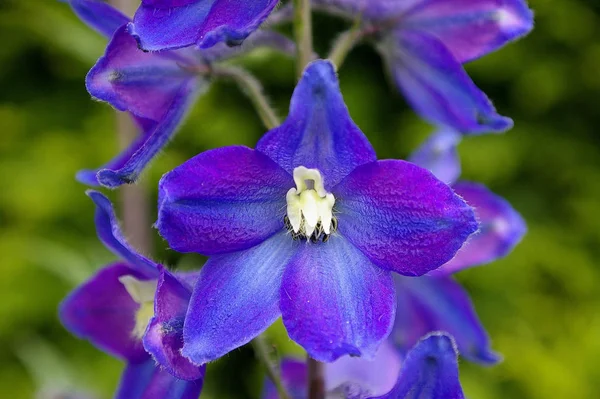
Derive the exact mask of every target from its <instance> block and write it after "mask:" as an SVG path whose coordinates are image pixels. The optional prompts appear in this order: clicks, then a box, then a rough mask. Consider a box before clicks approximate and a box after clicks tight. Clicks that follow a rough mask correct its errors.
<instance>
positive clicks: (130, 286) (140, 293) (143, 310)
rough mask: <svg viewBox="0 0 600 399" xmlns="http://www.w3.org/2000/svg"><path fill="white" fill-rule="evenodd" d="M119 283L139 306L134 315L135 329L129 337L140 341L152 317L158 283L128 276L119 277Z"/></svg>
mask: <svg viewBox="0 0 600 399" xmlns="http://www.w3.org/2000/svg"><path fill="white" fill-rule="evenodd" d="M119 281H120V282H121V284H123V285H124V286H125V289H126V290H127V293H128V294H129V296H131V299H133V301H134V302H135V303H137V304H138V305H140V307H139V309H138V310H137V312H136V313H135V327H134V328H133V331H132V332H131V335H133V337H134V338H136V339H142V337H143V336H144V333H145V332H146V327H148V323H149V322H150V319H151V318H152V317H154V296H155V295H156V285H157V283H158V281H157V280H146V281H144V280H138V279H137V278H135V277H133V276H130V275H126V276H121V277H119Z"/></svg>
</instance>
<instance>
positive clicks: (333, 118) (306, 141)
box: [256, 60, 377, 189]
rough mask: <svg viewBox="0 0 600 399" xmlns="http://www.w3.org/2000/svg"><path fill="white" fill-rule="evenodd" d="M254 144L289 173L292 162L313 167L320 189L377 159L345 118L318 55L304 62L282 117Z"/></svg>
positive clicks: (329, 70)
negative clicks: (320, 180) (321, 180)
mask: <svg viewBox="0 0 600 399" xmlns="http://www.w3.org/2000/svg"><path fill="white" fill-rule="evenodd" d="M256 149H257V150H258V151H260V152H262V153H264V154H266V155H268V156H269V157H270V158H271V159H273V160H274V161H275V162H277V163H278V164H279V165H281V167H283V168H284V169H285V170H287V171H288V172H289V173H290V174H292V173H293V171H294V168H296V167H298V166H305V167H307V168H315V169H319V170H320V171H321V175H322V176H323V177H324V179H325V188H326V189H329V188H331V187H333V186H335V185H336V184H337V183H338V182H339V181H340V180H341V179H343V178H344V177H345V176H346V175H347V174H348V173H350V172H351V171H352V170H353V169H354V168H356V167H357V166H358V165H362V164H364V163H367V162H372V161H374V160H376V159H377V157H376V156H375V151H374V150H373V147H371V144H370V143H369V141H368V140H367V138H366V137H365V135H364V134H363V133H362V132H361V131H360V129H359V128H358V126H356V125H355V124H354V122H353V121H352V119H351V118H350V114H349V113H348V108H346V104H344V99H343V98H342V94H341V93H340V86H339V83H338V79H337V77H336V74H335V69H334V67H333V65H332V64H331V63H330V62H329V61H323V60H321V61H315V62H313V63H312V64H310V65H309V66H308V67H307V69H306V70H305V71H304V75H303V76H302V79H301V80H300V82H299V83H298V86H297V87H296V90H295V91H294V95H293V96H292V102H291V106H290V113H289V116H288V118H287V119H286V121H285V122H284V123H283V125H281V126H280V127H278V128H275V129H273V130H271V131H270V132H268V133H267V134H266V135H265V136H264V137H263V138H262V139H261V140H260V141H259V142H258V144H257V145H256Z"/></svg>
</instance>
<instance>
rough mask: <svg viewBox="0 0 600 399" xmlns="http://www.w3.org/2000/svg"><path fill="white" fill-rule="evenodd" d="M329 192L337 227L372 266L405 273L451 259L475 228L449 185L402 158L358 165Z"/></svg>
mask: <svg viewBox="0 0 600 399" xmlns="http://www.w3.org/2000/svg"><path fill="white" fill-rule="evenodd" d="M333 194H334V195H335V197H336V209H337V214H336V216H337V218H338V231H339V232H340V233H341V234H343V235H344V236H345V237H346V238H348V240H349V241H350V242H352V243H353V244H354V245H356V246H357V247H358V248H359V249H360V250H361V251H362V252H363V253H364V254H365V255H366V256H367V257H368V258H369V259H370V260H371V261H372V262H373V263H375V264H376V265H377V266H380V267H382V268H384V269H389V270H392V271H395V272H397V273H400V274H403V275H407V276H420V275H422V274H425V273H427V272H429V271H431V270H433V269H436V268H438V267H440V266H441V265H443V264H444V263H446V262H447V261H449V260H450V259H452V257H453V256H454V255H455V254H456V252H457V251H458V250H459V249H460V247H461V246H462V245H463V243H464V242H465V240H466V239H467V238H468V237H469V235H471V234H472V233H474V232H475V231H476V230H477V227H478V226H477V221H476V220H475V215H474V213H473V209H471V207H469V206H468V205H467V204H466V203H465V202H464V201H463V200H462V199H461V198H460V197H459V196H457V195H456V194H455V193H454V192H453V191H452V190H451V189H450V187H448V186H447V185H445V184H444V183H442V182H441V181H439V180H437V179H436V178H435V177H434V176H433V175H432V174H431V173H430V172H428V171H426V170H425V169H422V168H420V167H418V166H416V165H414V164H411V163H409V162H405V161H395V160H387V161H378V162H372V163H370V164H366V165H363V166H359V167H358V168H356V170H354V172H352V174H350V175H349V176H348V177H347V178H346V179H344V180H343V181H342V182H341V183H340V184H339V185H338V186H337V187H335V189H334V190H333Z"/></svg>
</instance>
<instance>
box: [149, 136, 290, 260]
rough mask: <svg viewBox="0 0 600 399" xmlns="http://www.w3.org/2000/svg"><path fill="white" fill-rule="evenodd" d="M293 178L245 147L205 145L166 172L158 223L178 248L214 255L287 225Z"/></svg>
mask: <svg viewBox="0 0 600 399" xmlns="http://www.w3.org/2000/svg"><path fill="white" fill-rule="evenodd" d="M293 186H294V181H293V178H292V177H291V176H290V175H288V174H287V173H286V172H285V171H284V170H283V169H281V168H280V167H279V166H278V165H277V164H276V163H275V162H273V161H271V160H270V159H269V158H268V157H266V156H264V155H263V154H261V153H259V152H257V151H255V150H252V149H250V148H247V147H242V146H235V147H224V148H219V149H215V150H211V151H206V152H204V153H202V154H200V155H197V156H196V157H194V158H192V159H190V160H189V161H187V162H186V163H184V164H183V165H181V166H179V167H177V168H175V169H174V170H172V171H171V172H169V173H167V174H166V175H164V176H163V178H162V179H161V181H160V183H159V210H158V221H157V222H156V227H157V228H158V230H159V231H160V234H161V235H162V236H163V237H164V238H165V239H166V240H167V242H168V243H169V245H170V246H171V248H173V249H175V250H177V251H179V252H200V253H202V254H205V255H214V254H219V253H227V252H233V251H239V250H243V249H247V248H250V247H252V246H254V245H257V244H259V243H261V242H262V241H264V240H265V239H267V238H268V237H270V236H272V235H273V234H275V233H276V232H277V231H280V230H283V226H284V223H283V218H284V216H285V209H286V208H285V206H286V205H285V195H286V193H287V191H288V190H289V189H290V188H292V187H293Z"/></svg>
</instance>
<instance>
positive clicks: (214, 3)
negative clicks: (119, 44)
mask: <svg viewBox="0 0 600 399" xmlns="http://www.w3.org/2000/svg"><path fill="white" fill-rule="evenodd" d="M278 2H279V1H278V0H252V1H244V2H232V1H230V0H183V1H182V0H176V1H174V0H145V1H142V5H141V6H140V8H139V9H138V10H137V12H136V14H135V16H134V18H133V22H134V26H133V30H132V34H133V35H134V36H135V37H136V39H137V40H138V41H139V43H140V46H141V48H143V49H144V50H147V51H157V50H164V49H173V48H181V47H188V46H191V45H194V44H197V45H198V46H200V47H201V48H209V47H212V46H214V45H215V44H217V43H219V42H227V43H231V44H237V43H239V42H241V41H242V40H244V39H245V38H246V37H248V35H249V34H250V33H252V32H253V31H255V30H256V29H257V28H258V27H259V26H260V24H261V23H262V22H263V21H264V20H265V19H266V18H267V17H268V16H269V14H270V13H271V11H273V9H274V8H275V6H276V5H277V3H278Z"/></svg>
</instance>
